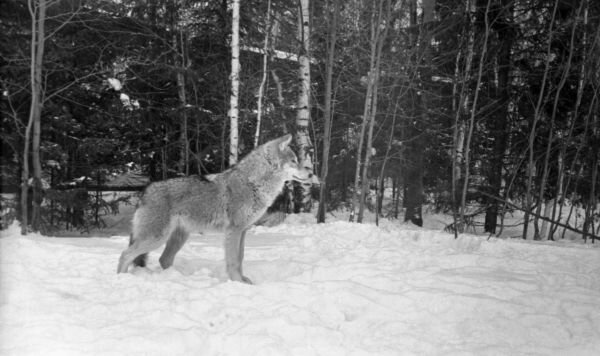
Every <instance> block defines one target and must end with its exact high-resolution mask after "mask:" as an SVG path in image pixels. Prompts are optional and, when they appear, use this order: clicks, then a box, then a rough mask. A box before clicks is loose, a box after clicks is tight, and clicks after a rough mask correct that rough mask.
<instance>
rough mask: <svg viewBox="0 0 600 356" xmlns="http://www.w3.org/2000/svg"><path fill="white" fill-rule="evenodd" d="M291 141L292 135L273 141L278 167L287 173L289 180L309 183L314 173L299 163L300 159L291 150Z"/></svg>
mask: <svg viewBox="0 0 600 356" xmlns="http://www.w3.org/2000/svg"><path fill="white" fill-rule="evenodd" d="M291 141H292V135H290V134H288V135H285V136H283V137H281V138H278V139H276V140H274V141H273V143H274V144H275V147H274V148H275V151H276V157H277V161H278V162H277V163H278V166H279V167H280V168H281V169H283V170H284V171H285V173H286V176H287V180H295V181H298V182H304V181H308V180H309V179H311V178H312V176H313V174H312V171H311V170H310V169H308V168H306V167H303V166H302V165H301V164H300V163H299V162H298V157H297V156H296V154H295V153H294V151H293V150H292V149H291V148H290V142H291Z"/></svg>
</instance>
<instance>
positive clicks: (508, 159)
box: [0, 0, 600, 240]
mask: <svg viewBox="0 0 600 356" xmlns="http://www.w3.org/2000/svg"><path fill="white" fill-rule="evenodd" d="M0 26H1V29H0V33H1V34H0V82H1V86H2V88H1V90H2V96H1V100H0V113H1V120H2V126H1V130H0V135H1V137H2V162H1V167H2V168H1V185H2V192H3V195H2V201H1V204H2V225H3V226H5V225H6V224H7V223H8V222H9V221H11V220H13V219H18V220H19V221H20V222H21V227H22V230H23V233H26V232H27V231H41V232H42V233H49V232H51V231H52V229H55V228H57V227H60V228H64V227H66V228H69V227H70V228H87V227H89V226H93V225H99V224H101V215H102V212H106V213H110V212H111V211H115V210H117V209H118V204H122V203H127V199H128V198H127V197H126V196H123V197H122V198H120V199H117V200H113V201H105V200H104V198H103V194H102V192H103V191H107V190H139V189H142V188H143V184H138V185H135V184H134V185H130V184H122V185H121V186H119V185H116V186H115V185H114V184H113V185H112V186H110V185H109V183H110V182H114V180H115V179H117V178H118V177H123V176H126V175H128V176H129V177H147V180H149V181H156V180H163V179H168V178H171V177H177V176H187V175H196V174H199V175H207V174H211V173H215V172H220V171H223V170H225V169H227V168H228V167H230V166H232V165H234V164H235V162H236V161H237V159H238V157H243V156H244V155H245V154H246V153H248V152H250V151H251V150H252V149H253V148H254V147H256V146H257V145H259V144H261V143H264V142H266V141H268V140H270V139H272V138H275V137H278V136H282V135H283V134H287V133H291V134H293V136H294V147H295V150H296V152H297V154H298V156H299V158H300V159H301V161H302V162H303V164H304V166H305V167H309V168H310V169H312V170H313V171H314V173H315V175H316V176H318V177H319V182H318V183H317V182H316V181H315V182H312V184H304V185H298V184H295V185H294V184H289V185H287V186H286V191H287V194H286V195H284V198H285V199H283V200H284V203H283V204H281V205H283V207H280V208H281V209H284V210H287V211H288V212H293V211H295V212H298V211H303V212H312V213H314V214H317V217H318V220H319V222H323V221H325V219H326V217H327V215H326V212H328V211H335V210H338V209H344V210H346V211H350V212H351V213H350V218H351V219H352V221H356V222H362V221H363V218H364V215H365V212H366V211H367V210H368V211H370V212H372V213H374V214H375V216H376V217H377V218H380V217H381V218H389V219H400V220H402V221H408V222H411V223H413V224H415V225H419V226H421V225H423V219H424V209H433V210H435V211H436V212H441V213H445V214H450V215H452V220H453V223H452V224H450V225H448V226H447V230H448V231H451V232H453V233H455V234H458V233H461V232H463V231H466V230H468V229H470V228H474V227H475V225H477V224H480V225H481V226H477V228H478V229H480V230H481V231H484V232H486V233H488V234H490V235H494V234H500V233H501V231H502V229H503V227H504V224H505V223H504V218H505V216H506V215H507V214H509V213H513V212H520V213H522V214H523V215H522V216H523V219H522V221H521V222H520V224H521V227H522V234H521V235H520V236H519V237H522V238H531V239H536V240H546V239H550V240H556V239H560V238H562V237H564V234H565V231H571V232H576V233H578V234H581V236H582V238H583V239H584V240H588V239H592V240H593V239H596V238H597V237H598V236H599V235H600V208H599V206H598V205H599V198H600V176H599V173H600V172H599V171H600V168H599V163H600V105H599V101H600V60H599V58H600V2H599V1H596V0H348V1H342V0H292V1H290V0H285V1H284V0H262V1H258V0H245V1H240V0H203V1H195V0H155V1H152V0H120V1H116V0H95V1H86V0H4V1H2V2H0ZM572 214H580V215H581V217H580V219H579V222H580V223H579V224H578V225H575V224H573V223H571V221H572V220H570V219H569V218H566V219H565V218H562V219H561V217H570V216H571V215H572Z"/></svg>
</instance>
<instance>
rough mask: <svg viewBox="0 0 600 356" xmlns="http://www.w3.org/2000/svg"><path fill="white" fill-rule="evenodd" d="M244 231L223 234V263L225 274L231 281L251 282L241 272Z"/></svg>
mask: <svg viewBox="0 0 600 356" xmlns="http://www.w3.org/2000/svg"><path fill="white" fill-rule="evenodd" d="M245 238H246V231H245V230H244V231H241V232H240V231H229V232H227V235H226V236H225V263H226V267H227V275H228V276H229V279H231V280H232V281H238V282H243V283H248V284H252V281H251V280H250V278H248V277H246V276H244V274H243V273H242V261H243V259H244V240H245Z"/></svg>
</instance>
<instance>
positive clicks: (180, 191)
mask: <svg viewBox="0 0 600 356" xmlns="http://www.w3.org/2000/svg"><path fill="white" fill-rule="evenodd" d="M291 139H292V137H291V135H286V136H284V137H282V138H279V139H276V140H273V141H270V142H267V143H265V144H263V145H262V146H260V147H258V148H257V149H256V150H254V151H252V152H251V153H249V154H248V155H247V156H246V157H245V158H244V159H242V160H241V161H240V162H239V163H238V164H237V165H235V166H234V167H232V168H230V169H228V170H226V171H224V172H222V173H219V174H216V175H214V176H212V177H211V178H210V179H204V178H201V177H185V178H174V179H169V180H166V181H162V182H155V183H152V184H151V185H149V186H148V187H147V188H146V190H145V192H144V195H143V197H142V199H141V202H140V205H139V207H138V208H137V210H136V212H135V215H134V216H133V221H132V233H131V237H130V246H129V248H127V249H126V250H125V251H124V252H123V253H122V254H121V258H120V260H119V266H118V271H117V272H118V273H122V272H127V269H128V267H129V265H130V264H131V263H132V262H134V261H135V262H136V264H138V265H141V264H143V262H144V258H145V254H147V253H148V252H150V251H152V250H155V249H157V248H159V247H161V246H162V245H164V244H165V243H166V247H165V249H164V251H163V253H162V255H161V256H160V259H159V262H160V265H161V266H162V267H163V268H168V267H170V266H171V265H172V264H173V259H174V258H175V255H176V254H177V252H178V251H179V249H181V247H182V246H183V244H184V243H185V242H186V240H187V238H188V236H189V234H190V232H200V233H202V232H207V231H223V232H224V233H225V261H226V267H227V274H228V275H229V278H230V279H231V280H234V281H241V282H246V283H251V281H250V279H248V278H247V277H245V276H244V275H243V273H242V260H243V258H244V238H245V234H246V230H247V229H248V228H249V227H250V226H252V225H253V224H254V223H255V222H256V221H257V220H258V219H260V218H261V217H262V216H263V215H264V213H265V212H266V211H267V208H268V207H269V206H270V205H271V204H272V203H273V201H274V200H275V198H276V197H277V195H278V194H279V193H280V192H281V190H282V187H283V185H284V182H285V181H287V180H300V181H302V180H306V179H308V178H310V176H311V174H310V171H308V170H306V169H303V168H301V167H300V166H299V164H298V159H297V157H296V155H295V154H294V152H293V151H292V150H291V149H290V147H289V143H290V141H291Z"/></svg>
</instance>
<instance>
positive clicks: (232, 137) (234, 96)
mask: <svg viewBox="0 0 600 356" xmlns="http://www.w3.org/2000/svg"><path fill="white" fill-rule="evenodd" d="M232 10H233V11H232V12H233V16H232V22H231V77H230V79H231V98H230V101H229V130H230V131H229V165H230V166H232V165H234V164H236V163H237V161H238V142H239V138H238V117H239V109H238V101H239V91H240V0H233V7H232Z"/></svg>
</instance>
